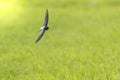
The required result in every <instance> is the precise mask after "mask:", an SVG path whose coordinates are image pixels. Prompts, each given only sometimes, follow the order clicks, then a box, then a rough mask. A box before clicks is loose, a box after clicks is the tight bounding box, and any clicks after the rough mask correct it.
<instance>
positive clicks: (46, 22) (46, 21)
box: [44, 9, 49, 27]
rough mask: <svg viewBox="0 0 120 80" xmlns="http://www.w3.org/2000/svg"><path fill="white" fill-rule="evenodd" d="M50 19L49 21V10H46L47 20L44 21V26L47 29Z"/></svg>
mask: <svg viewBox="0 0 120 80" xmlns="http://www.w3.org/2000/svg"><path fill="white" fill-rule="evenodd" d="M48 19H49V14H48V10H47V9H46V14H45V20H44V26H45V27H47V24H48Z"/></svg>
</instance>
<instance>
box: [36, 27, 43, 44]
mask: <svg viewBox="0 0 120 80" xmlns="http://www.w3.org/2000/svg"><path fill="white" fill-rule="evenodd" d="M44 33H45V30H44V29H42V30H41V33H40V35H39V36H38V38H37V40H36V41H35V43H37V42H38V41H39V40H40V39H41V38H42V36H43V35H44Z"/></svg>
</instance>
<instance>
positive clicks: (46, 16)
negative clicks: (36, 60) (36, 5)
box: [35, 9, 49, 43]
mask: <svg viewBox="0 0 120 80" xmlns="http://www.w3.org/2000/svg"><path fill="white" fill-rule="evenodd" d="M48 19H49V13H48V9H46V13H45V19H44V24H43V26H42V27H41V28H40V31H41V32H40V34H39V36H38V38H37V39H36V41H35V43H37V42H38V41H40V39H41V38H42V36H43V35H44V33H45V31H46V30H48V29H49V27H48Z"/></svg>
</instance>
